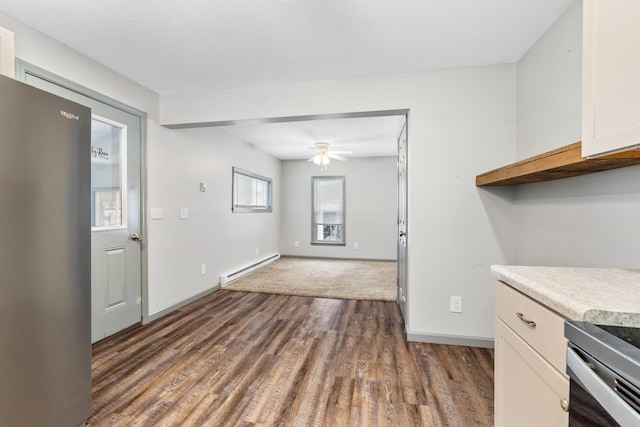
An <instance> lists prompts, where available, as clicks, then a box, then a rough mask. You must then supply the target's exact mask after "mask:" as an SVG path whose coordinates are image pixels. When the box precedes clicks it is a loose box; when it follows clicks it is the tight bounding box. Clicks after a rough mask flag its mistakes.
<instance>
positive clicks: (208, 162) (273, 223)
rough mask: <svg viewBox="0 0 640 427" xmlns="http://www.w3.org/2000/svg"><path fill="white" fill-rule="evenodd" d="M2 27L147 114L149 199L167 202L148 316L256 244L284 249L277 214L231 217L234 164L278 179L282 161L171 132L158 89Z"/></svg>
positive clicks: (32, 34)
mask: <svg viewBox="0 0 640 427" xmlns="http://www.w3.org/2000/svg"><path fill="white" fill-rule="evenodd" d="M0 26H2V27H5V28H7V29H8V30H10V31H13V32H14V33H15V52H16V56H17V57H18V58H20V59H22V60H24V61H26V62H29V63H32V64H34V65H36V66H38V67H41V68H43V69H45V70H47V71H49V72H51V73H54V74H57V75H59V76H61V77H63V78H65V79H68V80H71V81H73V82H75V83H77V84H80V85H82V86H85V87H87V88H89V89H91V90H94V91H96V92H99V93H101V94H103V95H105V96H108V97H110V98H113V99H115V100H117V101H120V102H122V103H124V104H127V105H129V106H131V107H134V108H136V109H138V110H141V111H143V112H145V113H146V114H147V123H146V130H147V147H146V158H147V160H146V168H147V176H146V179H147V197H146V204H147V206H148V207H163V208H164V209H165V217H166V219H164V220H161V221H150V220H148V224H149V226H148V229H147V230H146V235H145V236H144V245H145V248H146V251H147V257H148V291H147V293H148V304H145V305H144V307H143V310H144V312H143V315H145V316H149V315H154V314H157V313H158V312H161V311H162V310H163V309H164V308H166V307H168V306H170V305H172V304H175V303H179V302H181V301H185V300H187V299H189V298H190V297H192V296H194V295H196V294H197V293H198V292H200V291H203V290H206V289H210V288H212V287H213V286H214V285H215V284H216V283H217V281H218V280H219V278H218V276H219V275H220V274H221V273H227V272H229V271H233V269H235V268H237V267H238V265H239V264H241V265H246V263H250V262H251V261H253V260H255V259H256V258H257V257H256V255H255V248H256V247H258V248H259V249H260V250H261V251H262V252H261V254H267V253H269V252H274V251H276V250H277V247H278V242H277V231H274V230H277V227H278V222H279V220H278V213H277V211H276V212H275V213H274V214H273V215H270V216H269V217H261V218H260V219H259V221H255V222H253V221H251V220H250V218H249V217H248V216H245V217H243V218H240V217H233V218H231V219H230V218H229V217H228V216H230V203H231V193H230V191H231V190H230V189H231V183H230V180H231V165H232V164H233V165H238V166H241V167H245V168H246V169H249V170H252V169H255V170H256V172H258V173H260V172H259V171H263V172H264V173H263V174H264V175H267V176H270V175H273V177H274V179H276V177H277V176H278V175H279V163H278V162H277V161H275V160H274V159H272V158H270V157H269V156H266V155H265V154H264V153H262V152H258V151H257V150H253V149H251V148H250V147H248V146H247V145H246V144H245V143H242V142H240V141H238V140H237V139H232V138H231V137H230V136H229V135H228V134H226V133H224V132H222V131H219V130H197V131H196V130H194V131H173V130H169V129H166V128H164V127H162V126H160V125H159V123H158V103H159V98H158V95H157V94H156V93H154V92H152V91H150V90H148V89H146V88H144V87H142V86H140V85H138V84H136V83H134V82H132V81H131V80H128V79H126V78H124V77H122V76H120V75H118V74H117V73H115V72H114V71H112V70H109V69H108V68H106V67H104V66H102V65H100V64H98V63H96V62H94V61H92V60H91V59H89V58H87V57H85V56H83V55H80V54H79V53H78V52H76V51H74V50H71V49H69V48H68V47H66V46H64V45H62V44H60V43H58V42H56V41H54V40H52V39H50V38H48V37H46V36H44V35H43V34H41V33H39V32H37V31H34V30H33V29H32V28H30V27H28V26H26V25H24V24H22V23H21V22H18V21H16V20H14V19H13V18H11V17H9V16H7V15H4V14H2V13H0ZM216 150H219V151H216ZM243 165H244V166H243ZM202 179H206V180H208V183H209V186H210V190H209V192H207V193H199V191H198V188H199V187H198V183H199V182H200V180H202ZM276 191H278V190H277V184H276ZM227 192H228V195H227ZM216 196H219V197H220V198H221V199H220V200H217V199H215V197H216ZM222 204H225V205H226V207H227V208H228V212H227V213H225V212H224V209H223V208H224V206H222ZM181 206H187V207H190V208H191V218H190V219H189V220H186V221H179V220H177V209H178V208H179V207H181ZM148 214H149V210H147V215H148ZM252 218H257V217H252ZM234 232H235V233H234ZM250 233H252V234H250ZM203 263H206V264H207V267H208V272H207V275H206V276H200V264H203Z"/></svg>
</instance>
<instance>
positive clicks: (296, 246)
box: [293, 240, 300, 248]
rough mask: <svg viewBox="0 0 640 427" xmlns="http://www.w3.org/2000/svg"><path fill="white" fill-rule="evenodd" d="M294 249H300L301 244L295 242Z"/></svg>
mask: <svg viewBox="0 0 640 427" xmlns="http://www.w3.org/2000/svg"><path fill="white" fill-rule="evenodd" d="M293 247H294V248H299V247H300V242H298V241H297V240H296V241H295V242H293Z"/></svg>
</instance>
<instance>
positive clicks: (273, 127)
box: [224, 116, 404, 160]
mask: <svg viewBox="0 0 640 427" xmlns="http://www.w3.org/2000/svg"><path fill="white" fill-rule="evenodd" d="M403 123H404V116H378V117H359V118H340V119H323V120H307V121H299V122H285V123H263V124H252V123H250V124H239V125H234V126H226V127H224V129H225V130H226V131H228V132H229V133H232V134H233V135H235V136H237V137H238V138H240V139H242V140H243V141H247V142H249V143H250V144H252V145H254V146H256V147H258V148H259V149H261V150H263V151H266V152H267V153H269V154H271V155H272V156H274V157H277V158H279V159H283V160H292V159H309V158H310V157H311V156H312V154H313V153H314V151H315V150H314V149H313V148H312V147H313V146H314V144H315V143H316V142H328V143H329V144H330V145H329V152H336V151H340V152H343V151H349V152H350V153H342V154H340V155H341V156H343V157H347V158H349V157H371V156H374V157H375V156H395V155H396V153H397V146H398V144H397V138H398V134H399V133H400V130H401V128H402V124H403Z"/></svg>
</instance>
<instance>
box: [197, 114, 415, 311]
mask: <svg viewBox="0 0 640 427" xmlns="http://www.w3.org/2000/svg"><path fill="white" fill-rule="evenodd" d="M407 115H408V110H406V109H402V110H385V111H369V112H358V113H345V114H327V115H321V116H313V115H310V116H295V117H277V118H270V119H261V120H246V121H242V120H241V121H233V124H229V123H228V122H225V123H220V124H219V126H221V127H222V128H223V129H224V130H226V131H227V132H229V133H230V134H232V135H234V136H236V137H238V138H239V139H241V140H242V141H245V142H248V143H249V144H251V145H253V146H255V147H257V148H258V149H260V150H262V151H264V152H266V153H268V154H271V155H272V156H273V157H275V158H278V159H280V160H283V161H284V162H283V172H282V177H283V179H282V182H283V183H282V185H283V189H282V193H283V194H284V196H283V197H284V198H285V199H286V205H287V207H286V208H284V207H283V208H282V212H283V216H284V218H286V219H285V222H286V224H287V226H286V227H284V228H283V230H281V233H280V245H279V246H280V251H281V253H282V254H283V256H287V255H291V256H295V257H316V258H352V259H369V260H374V259H375V260H391V259H397V261H398V271H397V278H396V279H397V280H396V281H394V284H395V287H394V291H395V292H396V294H397V301H398V304H399V306H400V308H401V311H402V313H403V315H404V316H405V318H406V315H407V261H406V260H407V251H408V244H407V243H408V240H407V231H408V218H407V198H408V192H407V173H406V172H407V159H408V157H407V149H406V148H407ZM209 124H210V125H211V126H216V125H217V124H216V123H209ZM318 141H321V142H322V144H323V145H325V146H326V147H325V148H326V150H327V152H328V153H329V154H331V153H333V154H334V156H333V157H332V158H333V159H335V160H336V161H334V160H331V161H330V164H329V159H327V164H326V165H325V164H317V163H315V160H314V157H313V156H314V154H317V153H316V151H317V142H318ZM314 145H316V148H315V149H314ZM336 155H337V156H336ZM328 157H331V156H328ZM340 157H346V159H341V158H340ZM346 160H349V161H346ZM360 162H361V163H360ZM365 162H366V163H367V164H368V165H373V166H364V164H365ZM356 163H357V164H358V166H355V165H354V166H353V169H351V166H349V165H352V164H356ZM327 165H328V166H327ZM352 172H353V173H354V174H355V176H354V175H351V176H350V175H349V174H350V173H352ZM365 173H366V174H367V177H365V176H364V174H365ZM334 175H335V176H346V182H347V186H348V188H347V190H346V193H347V196H346V198H347V205H349V207H347V208H346V217H347V219H346V222H347V224H346V226H345V229H344V231H345V233H344V234H346V237H345V238H344V239H343V240H341V241H340V242H338V243H339V244H336V245H332V246H331V247H329V245H319V244H318V242H317V239H316V240H314V239H313V238H312V239H311V241H310V242H309V240H307V239H308V237H307V236H308V235H309V234H312V233H311V229H310V228H312V224H311V222H310V221H309V217H310V216H311V215H310V210H309V206H312V209H313V203H312V200H311V196H310V195H309V194H310V193H309V183H310V182H312V180H313V179H314V176H316V177H317V176H334ZM381 177H383V178H381ZM398 180H400V181H401V182H398ZM391 183H393V184H391ZM389 185H390V186H391V188H389ZM374 195H375V196H374ZM356 199H357V201H356V202H354V200H356ZM307 212H309V213H307ZM381 248H382V249H381Z"/></svg>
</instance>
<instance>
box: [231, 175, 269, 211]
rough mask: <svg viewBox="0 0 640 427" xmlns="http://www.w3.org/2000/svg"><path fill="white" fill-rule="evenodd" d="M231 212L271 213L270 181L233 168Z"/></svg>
mask: <svg viewBox="0 0 640 427" xmlns="http://www.w3.org/2000/svg"><path fill="white" fill-rule="evenodd" d="M231 210H232V211H233V212H271V211H272V210H273V209H272V207H271V179H270V178H265V177H264V176H260V175H257V174H255V173H251V172H248V171H246V170H243V169H240V168H236V167H234V168H233V205H232V208H231Z"/></svg>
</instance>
